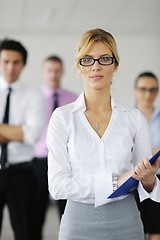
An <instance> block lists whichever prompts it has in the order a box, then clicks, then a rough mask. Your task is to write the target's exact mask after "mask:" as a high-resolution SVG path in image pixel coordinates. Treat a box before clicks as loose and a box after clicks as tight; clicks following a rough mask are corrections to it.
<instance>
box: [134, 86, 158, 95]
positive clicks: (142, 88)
mask: <svg viewBox="0 0 160 240" xmlns="http://www.w3.org/2000/svg"><path fill="white" fill-rule="evenodd" d="M136 89H137V90H139V91H141V92H142V93H146V92H149V93H150V94H154V93H157V92H158V87H157V88H156V87H153V88H146V87H136Z"/></svg>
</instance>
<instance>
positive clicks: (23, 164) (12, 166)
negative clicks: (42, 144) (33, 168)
mask: <svg viewBox="0 0 160 240" xmlns="http://www.w3.org/2000/svg"><path fill="white" fill-rule="evenodd" d="M30 164H31V161H29V162H22V163H15V164H10V163H9V162H6V163H5V165H4V166H2V164H0V171H3V170H7V169H9V168H21V167H27V166H29V165H30Z"/></svg>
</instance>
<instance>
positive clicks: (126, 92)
mask: <svg viewBox="0 0 160 240" xmlns="http://www.w3.org/2000/svg"><path fill="white" fill-rule="evenodd" d="M114 36H115V38H116V40H117V44H118V50H119V54H120V66H119V69H118V71H117V72H116V73H115V75H114V78H113V84H112V94H113V95H114V96H115V97H116V98H117V99H118V100H119V101H120V102H121V103H122V104H125V105H127V106H134V96H133V85H134V79H135V77H136V76H137V74H138V73H139V72H141V71H146V70H149V71H153V72H154V73H156V74H157V75H158V77H159V79H160V61H159V55H160V50H159V42H160V36H158V35H157V36H127V35H115V34H114ZM3 37H6V35H4V34H1V36H0V38H3ZM8 37H12V38H15V39H17V40H20V41H22V42H23V43H24V45H25V46H26V47H27V49H28V52H29V58H28V64H27V66H26V68H25V70H24V72H23V74H22V78H23V79H24V81H25V82H28V83H29V84H31V85H34V86H38V87H39V86H40V85H41V84H42V77H41V64H42V61H43V59H44V58H45V57H46V56H48V55H50V54H58V55H59V56H61V57H62V58H63V60H64V63H65V75H64V78H63V81H62V85H63V86H64V87H65V88H67V89H71V90H74V91H75V92H77V93H80V92H81V91H82V83H81V80H80V79H78V78H77V77H76V73H75V72H74V70H73V64H74V58H75V56H74V47H75V46H76V43H77V40H78V38H79V35H52V34H48V35H44V34H31V35H27V34H20V33H19V34H18V33H17V34H13V35H11V36H9V35H8ZM157 105H159V107H160V97H158V99H157Z"/></svg>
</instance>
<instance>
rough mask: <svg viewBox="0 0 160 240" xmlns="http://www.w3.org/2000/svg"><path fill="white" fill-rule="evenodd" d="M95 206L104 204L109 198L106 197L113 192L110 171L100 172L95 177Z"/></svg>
mask: <svg viewBox="0 0 160 240" xmlns="http://www.w3.org/2000/svg"><path fill="white" fill-rule="evenodd" d="M94 178H95V207H98V206H100V205H104V204H106V203H107V202H109V201H110V200H108V199H107V196H109V195H110V194H111V193H112V192H113V184H112V173H111V172H107V173H100V174H97V175H96V176H95V177H94Z"/></svg>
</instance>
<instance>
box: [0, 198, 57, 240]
mask: <svg viewBox="0 0 160 240" xmlns="http://www.w3.org/2000/svg"><path fill="white" fill-rule="evenodd" d="M58 217H59V216H58V212H57V207H56V204H55V203H54V202H51V203H50V205H49V207H48V211H47V216H46V222H45V224H44V238H43V240H58V228H59V218H58ZM0 239H1V240H13V239H14V238H13V232H12V229H11V226H10V222H9V216H8V209H7V207H6V208H5V210H4V217H3V227H2V235H1V238H0Z"/></svg>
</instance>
